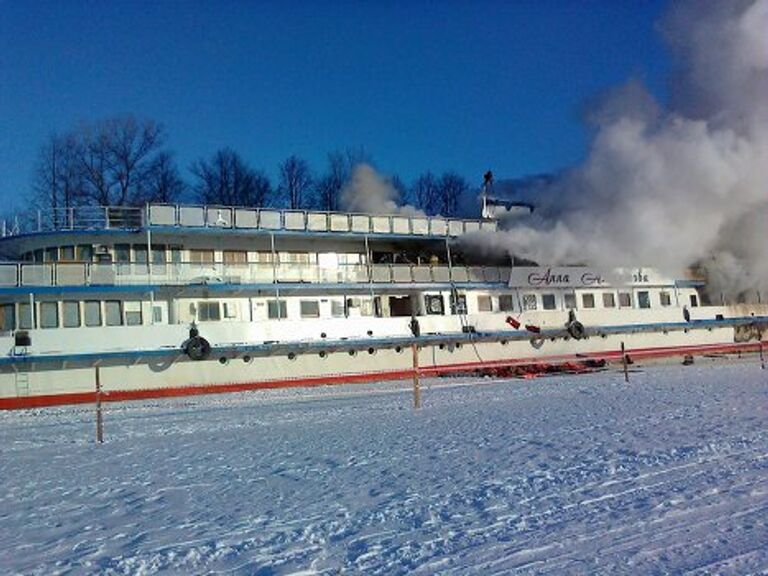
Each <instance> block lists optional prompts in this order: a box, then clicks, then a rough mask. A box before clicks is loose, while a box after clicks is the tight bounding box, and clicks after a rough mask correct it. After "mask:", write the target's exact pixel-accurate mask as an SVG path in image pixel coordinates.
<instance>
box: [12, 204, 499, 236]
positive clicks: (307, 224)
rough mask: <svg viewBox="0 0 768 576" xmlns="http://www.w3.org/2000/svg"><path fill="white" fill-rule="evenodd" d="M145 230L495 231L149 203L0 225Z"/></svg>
mask: <svg viewBox="0 0 768 576" xmlns="http://www.w3.org/2000/svg"><path fill="white" fill-rule="evenodd" d="M147 226H149V227H153V226H154V227H175V228H182V229H186V228H213V229H236V230H270V231H275V230H279V231H288V232H335V233H352V234H397V235H408V236H417V237H418V236H426V237H430V236H431V237H446V236H459V235H461V234H465V233H467V232H474V231H478V230H495V229H496V222H495V221H492V220H471V219H462V218H444V217H441V216H426V215H424V216H414V215H404V214H362V213H355V212H350V213H347V212H332V211H322V210H289V209H272V208H250V207H238V206H216V205H202V204H187V205H181V204H148V205H147V206H146V207H144V208H136V207H127V206H76V207H67V208H56V209H51V210H45V211H43V210H38V211H37V212H36V213H35V214H33V215H32V216H31V217H28V218H27V219H25V220H22V221H19V219H18V218H16V219H14V221H13V222H11V223H10V225H9V223H8V222H6V221H3V222H2V235H3V236H4V237H6V236H16V235H18V234H24V233H35V232H55V231H74V230H136V229H139V228H144V227H147Z"/></svg>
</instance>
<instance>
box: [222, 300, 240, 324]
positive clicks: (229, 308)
mask: <svg viewBox="0 0 768 576" xmlns="http://www.w3.org/2000/svg"><path fill="white" fill-rule="evenodd" d="M221 305H222V307H223V308H224V318H226V319H228V320H233V319H236V318H237V304H235V303H234V302H222V304H221Z"/></svg>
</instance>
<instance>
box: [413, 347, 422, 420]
mask: <svg viewBox="0 0 768 576" xmlns="http://www.w3.org/2000/svg"><path fill="white" fill-rule="evenodd" d="M411 351H412V352H413V407H414V408H415V409H416V410H418V409H419V408H421V388H419V347H418V345H417V344H416V343H415V342H414V343H413V344H411Z"/></svg>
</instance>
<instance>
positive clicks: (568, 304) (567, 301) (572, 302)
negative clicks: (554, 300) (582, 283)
mask: <svg viewBox="0 0 768 576" xmlns="http://www.w3.org/2000/svg"><path fill="white" fill-rule="evenodd" d="M563 304H564V305H565V308H566V310H575V309H576V294H574V293H573V292H568V293H566V294H564V295H563Z"/></svg>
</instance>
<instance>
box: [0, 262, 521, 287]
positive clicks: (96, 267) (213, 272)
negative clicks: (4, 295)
mask: <svg viewBox="0 0 768 576" xmlns="http://www.w3.org/2000/svg"><path fill="white" fill-rule="evenodd" d="M508 279H509V270H508V269H506V268H500V267H494V266H486V267H478V266H474V267H466V266H456V265H454V266H453V267H451V268H449V267H448V266H446V265H418V264H371V265H367V264H341V265H338V266H335V267H323V266H319V265H318V264H303V263H302V264H289V263H280V264H277V265H272V264H271V263H263V264H262V263H242V264H232V263H223V262H204V263H191V262H183V263H162V264H157V263H153V264H151V266H150V269H148V267H147V264H146V263H145V262H141V263H138V262H130V263H128V262H126V263H109V264H103V263H96V262H45V263H27V262H8V263H0V290H1V289H2V288H18V287H26V286H131V285H200V284H203V285H206V284H281V283H300V284H367V283H369V282H371V281H372V282H373V283H385V284H390V283H391V284H401V283H406V284H433V283H443V284H445V283H450V282H458V283H491V284H498V283H506V281H507V280H508Z"/></svg>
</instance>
